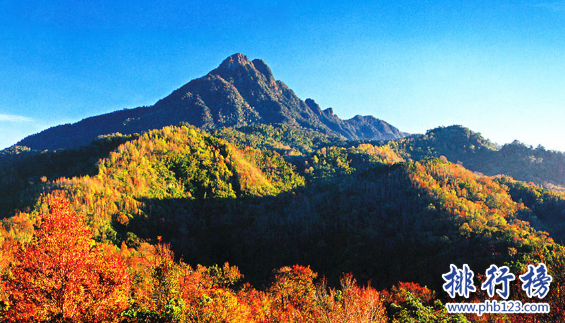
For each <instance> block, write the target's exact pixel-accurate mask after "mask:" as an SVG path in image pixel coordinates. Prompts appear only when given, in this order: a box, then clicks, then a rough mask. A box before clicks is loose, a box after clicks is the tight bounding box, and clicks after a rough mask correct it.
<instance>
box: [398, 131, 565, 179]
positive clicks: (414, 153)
mask: <svg viewBox="0 0 565 323" xmlns="http://www.w3.org/2000/svg"><path fill="white" fill-rule="evenodd" d="M395 147H396V150H397V151H398V152H399V154H400V155H401V156H403V157H405V158H412V159H414V160H418V159H421V158H424V157H440V156H445V157H447V159H448V160H449V161H451V162H454V163H460V164H462V165H463V166H465V167H466V168H468V169H470V170H473V171H478V172H481V173H484V174H486V175H490V176H494V175H498V174H505V175H509V176H512V177H514V178H515V179H517V180H521V181H525V182H534V183H536V184H540V185H544V186H545V187H550V188H559V189H562V190H563V189H564V188H565V154H564V153H563V152H557V151H551V150H546V149H545V148H544V147H542V146H538V147H537V148H535V149H534V148H533V147H528V146H526V145H524V144H523V143H521V142H519V141H517V140H515V141H514V142H512V143H509V144H505V145H503V146H502V147H499V146H497V145H495V144H493V143H492V142H490V141H488V140H486V139H484V138H483V137H482V136H481V134H480V133H476V132H473V131H472V130H470V129H467V128H464V127H462V126H450V127H440V128H436V129H432V130H429V131H428V132H427V133H426V134H425V135H414V136H410V137H409V138H404V139H399V140H396V141H395Z"/></svg>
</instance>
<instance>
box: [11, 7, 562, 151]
mask: <svg viewBox="0 0 565 323" xmlns="http://www.w3.org/2000/svg"><path fill="white" fill-rule="evenodd" d="M0 11H1V12H2V15H0V84H2V85H1V86H0V149H1V148H5V147H7V146H10V145H12V144H14V143H15V142H17V141H18V140H20V139H22V138H23V137H25V136H27V135H29V134H32V133H36V132H39V131H41V130H43V129H45V128H47V127H50V126H54V125H57V124H61V123H69V122H76V121H79V120H81V119H83V118H86V117H89V116H92V115H98V114H102V113H106V112H111V111H114V110H119V109H123V108H134V107H137V106H144V105H152V104H154V103H155V102H156V101H157V100H158V99H160V98H162V97H165V96H166V95H168V94H169V93H170V92H172V91H173V90H175V89H177V88H179V87H180V86H182V85H183V84H185V83H186V82H188V81H190V80H191V79H194V78H197V77H200V76H203V75H205V74H206V73H207V72H209V71H210V70H212V69H213V68H215V67H217V66H218V65H219V64H220V63H221V61H222V60H223V59H224V58H226V57H227V56H229V55H231V54H234V53H242V54H245V55H247V56H248V57H249V58H250V59H254V58H261V59H263V60H264V61H265V62H266V63H267V64H268V65H269V66H270V67H271V69H272V71H273V73H274V75H275V78H277V79H279V80H282V81H283V82H285V83H286V84H287V85H288V86H289V87H290V88H292V89H293V90H294V91H295V92H296V93H297V95H298V96H299V97H301V98H302V99H306V98H313V99H315V100H316V101H317V102H318V103H319V104H320V105H321V106H322V108H327V107H333V108H334V111H335V112H336V113H337V114H338V115H339V116H340V117H342V118H351V117H353V116H354V115H356V114H361V115H374V116H376V117H378V118H381V119H383V120H386V121H388V122H389V123H391V124H393V125H394V126H396V127H398V128H399V129H401V130H403V131H407V132H411V133H423V132H425V131H426V130H428V129H431V128H435V127H437V126H448V125H452V124H461V125H464V126H466V127H469V128H471V129H472V130H474V131H478V132H481V133H482V134H483V136H484V137H486V138H489V139H491V140H492V141H494V142H497V143H499V144H504V143H508V142H511V141H512V140H514V139H518V140H520V141H522V142H524V143H526V144H528V145H533V146H537V145H538V144H541V145H543V146H545V147H546V148H548V149H554V150H561V151H565V140H564V139H565V127H564V124H565V1H544V0H540V1H525V0H524V1H522V0H514V1H506V0H502V1H441V0H436V1H403V0H394V1H392V0H391V1H384V0H383V1H351V0H350V1H340V2H333V1H309V0H301V1H284V2H283V1H276V0H272V1H235V0H230V1H213V0H212V1H205V0H190V1H186V0H183V1H146V0H137V1H129V2H128V1H115V0H112V1H104V0H102V1H86V0H72V1H71V0H68V1H60V0H51V1H37V0H36V1H26V0H0Z"/></svg>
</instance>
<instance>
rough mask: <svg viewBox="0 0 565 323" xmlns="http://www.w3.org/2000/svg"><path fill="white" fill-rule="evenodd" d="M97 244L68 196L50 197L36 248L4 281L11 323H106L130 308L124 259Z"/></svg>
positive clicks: (23, 254) (19, 255)
mask: <svg viewBox="0 0 565 323" xmlns="http://www.w3.org/2000/svg"><path fill="white" fill-rule="evenodd" d="M105 249H106V252H103V251H102V249H101V248H100V246H98V245H96V243H95V242H94V241H93V240H92V239H91V231H90V229H89V228H88V226H87V225H86V224H85V218H84V217H83V216H81V215H77V214H74V213H72V212H71V211H70V209H69V202H68V200H67V198H66V197H65V196H64V195H62V194H59V195H55V196H51V197H49V212H45V213H43V214H40V215H39V217H38V219H37V222H36V229H35V232H34V235H33V237H32V239H31V241H30V242H27V243H23V244H21V245H20V246H19V247H18V248H17V249H16V251H15V253H14V256H13V261H12V263H11V264H10V266H9V268H8V270H7V272H6V273H5V274H4V276H3V283H4V290H5V292H6V294H7V303H6V306H5V307H4V309H3V311H4V313H3V314H4V316H5V318H6V320H7V321H10V322H28V321H33V322H37V321H50V322H53V321H55V322H65V321H72V322H102V321H111V320H112V319H113V318H117V317H118V316H119V313H120V312H121V311H122V310H123V309H124V308H126V307H127V299H128V291H129V285H130V283H129V277H128V274H127V271H126V266H125V264H124V263H123V261H122V260H121V258H119V256H118V255H117V254H116V253H114V252H112V251H111V248H105Z"/></svg>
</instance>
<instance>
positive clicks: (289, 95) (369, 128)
mask: <svg viewBox="0 0 565 323" xmlns="http://www.w3.org/2000/svg"><path fill="white" fill-rule="evenodd" d="M181 122H187V123H189V124H191V125H194V126H197V127H200V128H203V129H207V130H210V129H218V128H221V127H241V126H248V125H254V124H272V123H282V124H287V125H290V126H293V127H296V128H301V129H305V130H314V131H318V132H320V133H323V134H326V135H329V136H335V137H343V138H346V139H377V140H387V139H396V138H402V137H404V136H405V135H406V133H404V132H402V131H400V130H398V129H397V128H395V127H393V126H392V125H390V124H388V123H386V122H385V121H382V120H379V119H376V118H374V117H372V116H355V117H354V118H352V119H349V120H342V119H340V118H339V117H338V116H337V115H336V114H334V112H333V110H332V109H331V108H328V109H325V110H322V109H321V108H320V106H318V104H316V102H314V100H311V99H307V100H306V101H303V100H301V99H300V98H298V97H297V96H296V94H295V93H294V92H293V91H292V90H291V89H289V88H288V86H286V85H285V84H284V83H283V82H281V81H276V80H275V78H274V76H273V74H272V72H271V69H270V68H269V67H268V66H267V64H265V62H263V61H262V60H259V59H255V60H253V61H250V60H249V59H248V58H247V57H245V56H244V55H241V54H235V55H232V56H230V57H228V58H227V59H226V60H224V61H223V62H222V63H221V64H220V66H219V67H218V68H216V69H214V70H213V71H211V72H210V73H208V74H207V75H206V76H204V77H201V78H198V79H195V80H192V81H191V82H189V83H188V84H186V85H184V86H182V87H181V88H179V89H178V90H176V91H174V92H173V93H171V94H170V95H169V96H167V97H166V98H164V99H162V100H160V101H158V102H157V103H156V104H155V105H153V106H152V107H139V108H135V109H126V110H121V111H116V112H112V113H108V114H103V115H99V116H95V117H90V118H87V119H84V120H82V121H80V122H77V123H74V124H65V125H60V126H56V127H52V128H50V129H47V130H45V131H42V132H40V133H38V134H35V135H32V136H29V137H27V138H25V139H23V140H21V141H20V142H19V143H18V144H17V145H18V146H26V147H29V148H31V149H33V150H44V149H49V150H53V149H59V148H71V147H77V146H85V145H87V144H89V143H90V142H92V141H93V140H95V139H96V138H97V137H98V136H100V135H106V134H112V133H121V134H134V133H141V132H144V131H147V130H150V129H160V128H163V127H165V126H168V125H177V124H179V123H181Z"/></svg>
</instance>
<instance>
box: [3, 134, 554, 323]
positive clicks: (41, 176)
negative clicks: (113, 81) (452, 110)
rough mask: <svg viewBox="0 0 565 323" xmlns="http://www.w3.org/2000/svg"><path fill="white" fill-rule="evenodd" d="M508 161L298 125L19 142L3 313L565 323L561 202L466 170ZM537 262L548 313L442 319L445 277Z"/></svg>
mask: <svg viewBox="0 0 565 323" xmlns="http://www.w3.org/2000/svg"><path fill="white" fill-rule="evenodd" d="M454 136H459V137H457V138H458V139H457V140H454V139H453V138H454ZM447 139H449V140H447ZM463 141H465V142H466V144H464V145H463V146H462V145H461V142H463ZM449 145H451V146H449ZM503 151H504V148H498V147H496V146H494V145H492V144H490V143H489V142H488V141H486V140H484V139H482V137H480V135H478V134H475V133H472V132H470V131H466V130H465V129H464V128H460V127H453V128H442V129H436V130H433V131H430V132H428V134H426V135H425V136H421V137H417V136H416V137H410V138H406V139H403V140H401V141H390V142H383V141H360V140H357V141H355V140H346V139H343V138H331V137H328V136H325V135H322V134H320V133H317V132H311V131H304V130H299V129H296V128H293V127H290V126H288V125H255V126H246V127H242V128H241V127H240V128H223V129H218V130H215V131H214V132H213V133H212V134H209V133H206V132H204V131H203V130H200V129H197V128H195V127H193V126H189V125H180V126H175V127H165V128H162V129H159V130H152V131H149V132H146V133H142V134H136V135H127V136H124V135H120V134H115V135H108V136H102V137H99V138H98V139H97V140H96V141H94V142H92V143H91V144H90V145H88V146H85V147H82V148H78V149H67V150H58V151H46V152H37V151H30V150H29V149H25V148H18V147H14V148H12V149H11V150H9V151H8V150H6V151H3V154H2V156H0V173H1V174H2V176H1V180H0V191H1V192H2V196H3V199H2V201H1V203H0V207H1V208H0V210H1V212H2V217H3V218H4V219H3V220H2V221H3V226H2V227H1V228H0V231H1V232H0V234H1V239H0V243H1V248H2V249H1V250H2V253H1V255H2V257H1V262H0V269H1V270H2V286H3V287H2V294H1V295H0V296H1V297H2V309H1V310H0V313H1V315H2V316H0V317H1V318H2V320H4V321H7V322H16V321H18V322H22V321H25V320H28V321H41V320H44V321H48V320H51V321H57V320H59V321H64V320H67V321H77V322H97V321H98V322H107V321H122V322H177V321H178V322H185V321H190V322H236V321H239V322H321V321H325V322H387V321H390V322H414V321H418V320H419V321H429V322H445V321H448V322H467V321H484V322H489V321H494V320H499V321H509V322H530V321H531V322H534V321H543V322H555V321H560V320H563V319H564V318H565V314H564V313H565V312H564V308H563V298H562V293H563V292H564V291H565V290H564V289H563V288H564V287H563V284H564V279H565V276H564V272H565V258H563V257H564V254H563V247H562V243H563V241H565V229H564V228H565V194H563V193H561V192H558V191H550V190H548V189H546V188H543V187H542V186H538V185H535V184H528V183H526V182H521V181H517V180H515V179H513V178H511V177H509V176H497V177H489V176H486V175H482V174H478V173H474V172H472V171H470V170H469V169H468V168H471V166H467V164H470V165H479V164H480V163H479V161H480V159H481V158H479V156H487V155H488V154H494V156H498V155H497V154H502V152H503ZM545 153H546V154H549V155H551V154H557V153H554V152H545ZM433 156H437V157H433ZM493 158H498V157H493ZM457 162H461V164H462V165H460V164H458V163H457ZM473 162H475V164H473ZM542 165H545V164H543V163H542ZM467 167H468V168H467ZM477 167H478V166H477ZM485 173H487V174H488V172H485ZM67 245H71V246H73V247H72V248H67ZM67 252H68V253H67ZM71 255H72V256H71ZM65 259H66V260H65ZM68 259H74V260H72V261H75V262H69V261H71V260H68ZM540 261H543V262H544V263H545V264H546V265H547V267H548V269H549V273H550V274H551V275H552V276H553V282H552V284H551V288H550V292H549V294H548V295H547V296H546V298H544V299H543V301H544V302H547V303H549V304H550V305H551V312H550V313H549V314H536V315H526V314H512V315H488V314H485V315H483V316H480V317H479V316H477V315H475V314H473V315H468V316H463V315H449V314H447V312H446V309H445V306H444V305H443V304H444V303H445V302H447V301H450V299H449V298H448V297H447V295H446V293H445V292H443V291H442V290H441V286H442V284H443V283H444V281H443V279H442V274H445V273H447V272H448V271H449V266H450V264H456V265H457V266H461V265H462V264H468V265H469V266H470V267H471V268H473V270H474V272H475V273H476V274H477V275H476V277H475V279H480V274H481V273H484V272H485V270H486V269H487V268H488V267H489V266H490V265H491V264H497V265H498V266H502V265H507V266H509V268H510V269H511V270H512V272H514V273H515V274H516V275H518V274H521V273H524V272H525V271H526V270H527V268H528V267H527V266H528V264H534V263H538V262H540ZM228 263H229V264H228ZM62 270H64V271H62ZM61 272H63V273H64V274H63V276H60V275H61ZM58 275H59V276H58ZM483 276H484V275H483ZM63 277H68V279H65V278H63ZM63 282H64V283H63ZM369 282H370V285H368V283H369ZM476 284H477V285H478V284H479V283H478V280H477V283H476ZM85 286H86V287H85ZM423 286H427V287H423ZM513 288H516V286H513ZM525 297H526V296H525V294H523V292H520V290H519V289H518V290H513V291H512V298H513V299H515V300H522V301H523V302H529V301H532V300H529V299H527V298H525ZM484 299H488V296H486V294H485V293H484V292H482V291H481V292H479V293H477V294H476V295H475V301H480V300H484Z"/></svg>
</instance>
